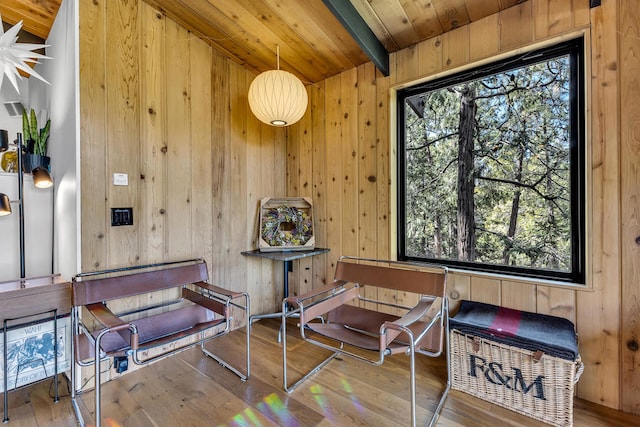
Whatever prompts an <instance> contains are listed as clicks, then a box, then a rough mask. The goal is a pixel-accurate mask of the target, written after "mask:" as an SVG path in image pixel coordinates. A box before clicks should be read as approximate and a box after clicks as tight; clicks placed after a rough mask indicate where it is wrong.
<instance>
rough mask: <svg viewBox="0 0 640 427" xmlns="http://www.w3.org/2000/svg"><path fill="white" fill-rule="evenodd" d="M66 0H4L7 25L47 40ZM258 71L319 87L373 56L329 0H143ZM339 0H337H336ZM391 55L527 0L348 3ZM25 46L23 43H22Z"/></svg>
mask: <svg viewBox="0 0 640 427" xmlns="http://www.w3.org/2000/svg"><path fill="white" fill-rule="evenodd" d="M61 1H62V0H2V2H1V3H0V14H1V15H2V20H3V21H5V22H6V23H8V24H11V25H14V24H15V23H17V22H18V21H20V20H23V21H24V24H23V28H24V30H25V31H28V32H29V33H31V34H34V35H36V36H38V37H40V38H42V39H46V38H47V36H48V34H49V29H50V28H51V24H52V22H53V20H54V19H55V15H56V13H57V11H58V8H59V7H60V3H61ZM144 1H146V2H147V3H149V4H150V5H152V6H154V7H156V8H158V10H160V11H161V12H162V13H164V14H166V15H167V16H168V17H170V18H172V19H173V20H175V21H176V22H178V23H180V24H181V25H183V26H184V27H185V28H187V29H189V30H190V31H192V32H193V33H194V34H196V35H198V36H199V37H201V38H202V39H204V40H206V41H207V42H208V43H210V44H211V45H212V46H214V47H215V48H217V49H219V50H220V51H222V52H224V53H225V54H226V55H228V56H229V57H230V58H231V59H233V60H235V61H237V62H238V63H240V64H243V65H244V66H245V67H247V68H248V69H250V70H252V71H255V72H256V73H259V72H262V71H266V70H269V69H273V68H275V67H276V49H277V47H279V48H280V67H281V68H282V69H284V70H287V71H290V72H292V73H294V74H296V75H297V76H298V77H299V78H300V79H301V80H302V81H303V82H305V83H312V82H317V81H320V80H323V79H326V78H327V77H330V76H333V75H335V74H338V73H340V72H342V71H344V70H347V69H350V68H353V67H356V66H358V65H360V64H363V63H365V62H368V61H369V60H370V59H369V57H368V56H367V55H366V54H365V52H364V51H363V49H362V48H361V47H360V45H359V44H358V43H357V42H356V41H355V40H354V38H353V37H352V36H351V34H350V33H349V32H348V31H347V29H345V28H344V27H343V26H342V24H340V21H339V20H338V18H337V17H336V16H334V14H333V13H332V12H331V11H330V10H329V8H328V7H327V6H326V5H325V3H324V1H323V0H304V1H301V0H215V1H210V0H144ZM334 1H335V0H334ZM350 1H351V4H352V5H353V7H354V8H355V10H356V11H357V12H358V14H359V15H360V16H361V17H362V19H363V21H364V22H365V23H366V25H367V26H368V27H369V28H370V29H371V31H372V32H373V34H375V36H376V38H377V39H378V40H379V41H380V42H381V43H382V45H383V46H384V47H385V48H386V50H387V51H388V52H389V53H391V52H395V51H398V50H400V49H403V48H405V47H408V46H411V45H413V44H416V43H418V42H420V41H422V40H425V39H427V38H430V37H433V36H436V35H438V34H442V33H444V32H446V31H449V30H451V29H453V28H456V27H459V26H462V25H466V24H468V23H470V22H473V21H476V20H479V19H481V18H483V17H485V16H488V15H491V14H493V13H497V12H499V11H500V10H503V9H506V8H508V7H511V6H513V5H515V4H517V3H520V2H521V1H522V0H350ZM19 41H21V42H24V41H23V40H19Z"/></svg>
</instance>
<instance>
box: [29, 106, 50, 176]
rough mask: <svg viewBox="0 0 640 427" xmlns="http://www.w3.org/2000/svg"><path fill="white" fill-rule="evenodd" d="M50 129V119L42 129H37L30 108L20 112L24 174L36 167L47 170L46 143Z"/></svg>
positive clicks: (36, 119)
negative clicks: (23, 142)
mask: <svg viewBox="0 0 640 427" xmlns="http://www.w3.org/2000/svg"><path fill="white" fill-rule="evenodd" d="M50 128H51V119H47V123H46V124H45V126H44V127H43V128H38V118H37V117H36V112H35V110H34V109H33V108H32V109H31V110H29V111H27V110H26V109H25V110H24V111H23V112H22V132H23V135H24V141H25V146H24V147H23V151H24V152H25V154H24V158H23V162H22V163H23V165H22V166H23V167H22V169H23V170H24V172H26V173H31V171H32V170H33V169H35V168H37V167H43V168H45V169H48V168H49V162H50V160H51V159H50V158H49V157H48V156H47V143H48V140H49V131H50Z"/></svg>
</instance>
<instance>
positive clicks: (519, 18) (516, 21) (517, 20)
mask: <svg viewBox="0 0 640 427" xmlns="http://www.w3.org/2000/svg"><path fill="white" fill-rule="evenodd" d="M532 3H533V2H531V1H527V2H524V3H521V4H519V5H517V6H513V7H510V8H509V9H505V10H503V11H502V12H500V13H499V18H498V22H499V23H500V50H502V51H508V50H509V49H514V48H516V47H519V46H524V45H525V44H527V43H530V42H531V41H532V40H533V32H534V29H533V25H532V24H533V19H532V18H533V17H532V8H533V7H532Z"/></svg>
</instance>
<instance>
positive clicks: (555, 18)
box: [533, 0, 573, 39]
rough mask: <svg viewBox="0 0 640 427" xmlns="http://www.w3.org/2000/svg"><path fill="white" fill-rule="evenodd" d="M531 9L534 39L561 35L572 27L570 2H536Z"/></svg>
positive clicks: (547, 0) (543, 0) (560, 0)
mask: <svg viewBox="0 0 640 427" xmlns="http://www.w3.org/2000/svg"><path fill="white" fill-rule="evenodd" d="M533 9H534V10H533V14H534V16H535V17H536V20H535V38H536V39H544V38H546V37H549V36H551V35H554V34H561V33H563V32H566V31H568V30H570V29H571V28H572V27H573V17H572V13H573V8H572V2H571V1H566V0H538V1H536V2H534V3H533Z"/></svg>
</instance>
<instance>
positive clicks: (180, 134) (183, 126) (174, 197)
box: [165, 20, 195, 260]
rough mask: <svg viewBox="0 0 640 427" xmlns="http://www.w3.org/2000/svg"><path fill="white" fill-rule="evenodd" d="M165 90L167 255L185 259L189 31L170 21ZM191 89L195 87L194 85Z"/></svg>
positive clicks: (187, 237)
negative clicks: (166, 117)
mask: <svg viewBox="0 0 640 427" xmlns="http://www.w3.org/2000/svg"><path fill="white" fill-rule="evenodd" d="M166 31H167V36H166V43H165V45H166V49H167V51H166V55H165V60H166V62H167V65H166V76H167V81H166V83H165V87H166V89H165V92H166V95H165V96H166V98H167V101H166V103H167V106H168V107H169V108H170V109H171V120H169V121H168V122H167V166H168V167H167V210H166V212H167V218H166V221H167V241H166V247H167V257H168V258H169V259H172V260H179V259H186V258H189V257H190V255H191V254H192V253H193V252H192V249H191V248H192V244H193V241H192V238H191V237H192V233H193V225H192V203H191V198H192V191H193V188H192V185H193V181H192V176H191V172H190V171H191V166H192V165H191V150H192V148H193V146H194V144H193V141H192V139H191V137H192V135H191V103H190V97H191V90H192V88H191V67H190V64H191V61H190V53H191V52H190V46H189V38H190V37H191V34H190V33H189V32H188V31H187V30H185V29H184V28H183V27H181V26H179V25H178V24H177V23H175V22H174V21H171V20H167V22H166ZM194 90H195V88H194Z"/></svg>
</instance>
